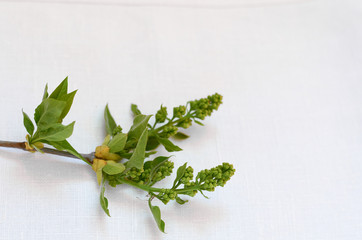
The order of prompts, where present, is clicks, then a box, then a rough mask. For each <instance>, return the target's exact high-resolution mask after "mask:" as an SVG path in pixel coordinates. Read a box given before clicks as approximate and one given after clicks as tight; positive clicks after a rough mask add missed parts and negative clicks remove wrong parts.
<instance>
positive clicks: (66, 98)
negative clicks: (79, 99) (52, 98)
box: [59, 90, 77, 120]
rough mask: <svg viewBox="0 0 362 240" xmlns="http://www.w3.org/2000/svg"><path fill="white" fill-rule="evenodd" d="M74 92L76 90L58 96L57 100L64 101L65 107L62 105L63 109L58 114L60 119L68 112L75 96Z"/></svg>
mask: <svg viewBox="0 0 362 240" xmlns="http://www.w3.org/2000/svg"><path fill="white" fill-rule="evenodd" d="M76 93H77V90H75V91H73V92H71V93H68V94H65V95H63V96H61V97H59V100H61V101H64V102H65V107H64V109H63V111H62V114H61V115H60V119H61V120H62V119H63V118H65V116H67V114H68V112H69V110H70V108H71V106H72V104H73V100H74V96H75V94H76Z"/></svg>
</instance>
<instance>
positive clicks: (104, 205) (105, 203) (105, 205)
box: [99, 181, 111, 217]
mask: <svg viewBox="0 0 362 240" xmlns="http://www.w3.org/2000/svg"><path fill="white" fill-rule="evenodd" d="M105 190H106V189H105V181H103V183H102V186H101V194H100V196H99V201H100V204H101V207H102V209H103V210H104V212H105V213H106V214H107V215H108V216H109V217H110V216H111V215H110V214H109V209H108V199H107V198H106V197H105V196H104V191H105Z"/></svg>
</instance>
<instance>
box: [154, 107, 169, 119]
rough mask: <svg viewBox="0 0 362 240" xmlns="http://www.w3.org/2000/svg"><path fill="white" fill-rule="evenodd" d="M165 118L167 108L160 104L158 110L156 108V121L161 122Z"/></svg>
mask: <svg viewBox="0 0 362 240" xmlns="http://www.w3.org/2000/svg"><path fill="white" fill-rule="evenodd" d="M166 118H167V108H166V107H163V106H162V105H161V108H160V110H158V111H157V113H156V122H158V123H163V122H165V121H166Z"/></svg>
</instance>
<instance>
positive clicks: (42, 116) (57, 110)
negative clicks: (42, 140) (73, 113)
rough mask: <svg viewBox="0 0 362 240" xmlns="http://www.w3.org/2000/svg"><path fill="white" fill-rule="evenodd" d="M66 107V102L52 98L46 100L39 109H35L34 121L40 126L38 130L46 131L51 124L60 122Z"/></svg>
mask: <svg viewBox="0 0 362 240" xmlns="http://www.w3.org/2000/svg"><path fill="white" fill-rule="evenodd" d="M64 107H65V102H63V101H59V100H55V99H52V98H47V99H45V100H44V101H43V102H42V103H41V104H40V105H39V106H38V107H37V109H35V116H34V119H35V122H36V123H37V125H38V129H39V130H42V129H46V128H48V127H49V125H50V124H52V123H57V122H59V119H60V116H61V114H62V112H63V109H64ZM37 119H38V121H37Z"/></svg>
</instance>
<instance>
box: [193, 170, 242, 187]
mask: <svg viewBox="0 0 362 240" xmlns="http://www.w3.org/2000/svg"><path fill="white" fill-rule="evenodd" d="M234 172H235V169H234V167H233V165H232V164H229V163H223V164H222V165H219V166H217V167H214V168H211V169H205V170H202V171H200V172H199V173H198V174H197V177H196V180H197V181H198V183H199V185H200V186H201V188H202V190H206V191H214V190H215V187H217V186H221V187H223V186H224V185H225V184H226V182H227V181H228V180H230V178H231V176H233V175H234Z"/></svg>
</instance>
